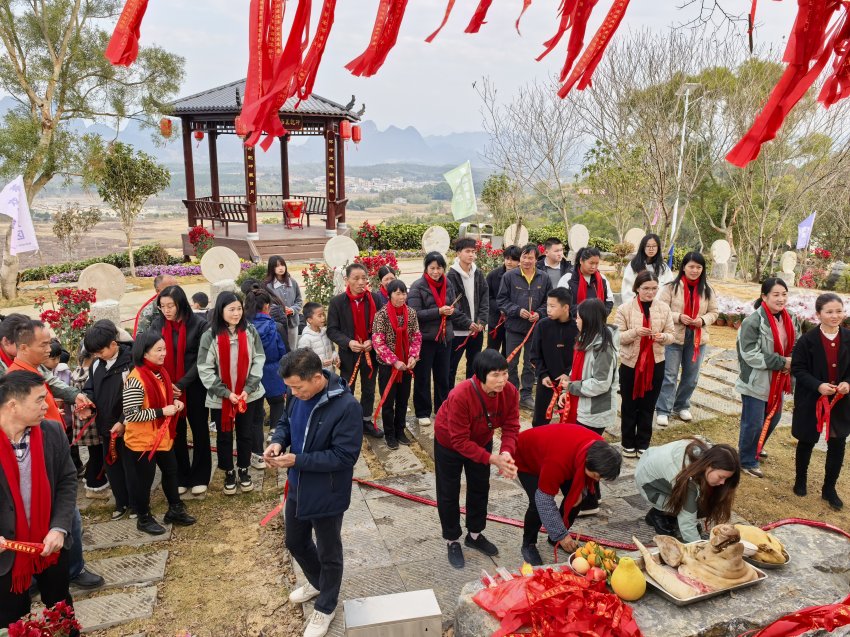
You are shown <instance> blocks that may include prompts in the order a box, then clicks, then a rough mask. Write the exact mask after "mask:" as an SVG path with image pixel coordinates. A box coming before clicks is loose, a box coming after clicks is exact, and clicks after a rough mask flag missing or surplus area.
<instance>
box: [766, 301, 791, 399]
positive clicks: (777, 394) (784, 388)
mask: <svg viewBox="0 0 850 637" xmlns="http://www.w3.org/2000/svg"><path fill="white" fill-rule="evenodd" d="M762 308H763V309H764V314H765V316H766V317H767V322H768V323H769V324H770V332H771V334H772V335H773V353H774V354H779V355H780V356H790V355H791V350H793V349H794V323H793V322H792V321H791V315H790V314H789V313H788V310H782V313H781V316H780V319H781V320H782V326H783V327H784V328H785V337H786V341H787V342H786V345H785V347H782V339H781V338H780V336H779V326H778V325H777V323H776V318H775V317H774V316H773V314H771V313H770V311H769V310H768V309H767V307H766V306H764V305H762ZM780 375H781V376H782V377H783V378H782V379H781V381H780V380H777V377H778V376H780ZM771 380H775V381H776V382H771V391H770V397H769V398H768V400H767V404H768V409H770V408H771V406H775V405H778V404H779V401H781V400H782V395H783V394H790V393H791V375H790V374H783V373H782V370H777V371H774V372H773V377H772V379H771Z"/></svg>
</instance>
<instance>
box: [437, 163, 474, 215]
mask: <svg viewBox="0 0 850 637" xmlns="http://www.w3.org/2000/svg"><path fill="white" fill-rule="evenodd" d="M443 177H445V179H446V181H447V182H449V186H450V187H451V189H452V216H453V217H454V218H455V219H458V220H460V219H466V218H467V217H471V216H472V215H474V214H477V213H478V205H477V203H476V202H475V188H474V187H473V185H472V164H470V163H469V161H468V160H467V161H466V162H465V163H463V164H461V165H460V166H458V167H457V168H453V169H452V170H450V171H449V172H447V173H445V174H444V175H443Z"/></svg>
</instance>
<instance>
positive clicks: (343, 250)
mask: <svg viewBox="0 0 850 637" xmlns="http://www.w3.org/2000/svg"><path fill="white" fill-rule="evenodd" d="M359 254H360V249H359V248H358V247H357V244H356V243H354V239H352V238H351V237H345V236H343V235H337V236H336V237H332V238H331V240H330V241H328V242H327V243H326V244H325V249H324V251H323V252H322V256H324V258H325V263H327V264H328V265H329V266H330V267H332V268H344V267H345V266H347V265H348V264H349V263H354V259H355V257H357V255H359Z"/></svg>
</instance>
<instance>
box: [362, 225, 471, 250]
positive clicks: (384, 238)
mask: <svg viewBox="0 0 850 637" xmlns="http://www.w3.org/2000/svg"><path fill="white" fill-rule="evenodd" d="M431 225H432V224H426V223H395V224H381V225H379V226H378V231H379V233H380V234H379V237H378V240H377V241H376V242H375V243H373V244H372V245H373V247H375V248H378V249H379V250H421V249H422V235H423V234H425V231H426V230H427V229H428V228H429V227H430V226H431ZM438 225H441V226H443V227H444V228H445V229H446V230H448V233H449V239H450V240H451V241H454V240H455V239H457V235H458V231H459V230H460V224H459V223H458V222H456V221H451V222H448V223H440V224H438Z"/></svg>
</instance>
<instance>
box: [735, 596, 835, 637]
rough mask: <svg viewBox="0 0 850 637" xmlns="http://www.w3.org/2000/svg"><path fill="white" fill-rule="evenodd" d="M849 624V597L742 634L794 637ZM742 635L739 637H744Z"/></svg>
mask: <svg viewBox="0 0 850 637" xmlns="http://www.w3.org/2000/svg"><path fill="white" fill-rule="evenodd" d="M848 624H850V595H848V596H847V597H845V598H844V600H843V601H841V602H839V603H837V604H826V605H824V606H809V607H808V608H804V609H802V610H799V611H797V612H796V613H791V614H790V615H786V616H785V617H783V618H781V619H778V620H776V621H775V622H773V623H772V624H770V625H768V626H766V627H764V628H762V629H761V630H759V631H758V632H749V633H744V635H752V637H796V636H797V635H802V634H803V633H807V632H809V631H812V630H817V629H824V630H826V631H827V632H830V633H831V632H832V631H833V630H835V629H836V628H839V627H840V626H847V625H848ZM744 635H742V636H741V637H744Z"/></svg>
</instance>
